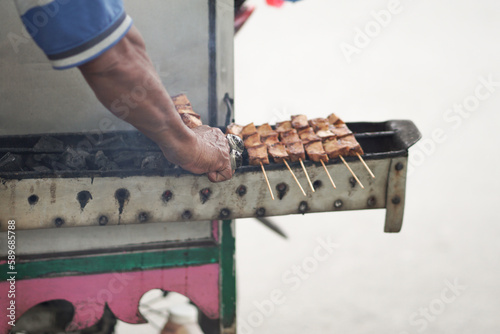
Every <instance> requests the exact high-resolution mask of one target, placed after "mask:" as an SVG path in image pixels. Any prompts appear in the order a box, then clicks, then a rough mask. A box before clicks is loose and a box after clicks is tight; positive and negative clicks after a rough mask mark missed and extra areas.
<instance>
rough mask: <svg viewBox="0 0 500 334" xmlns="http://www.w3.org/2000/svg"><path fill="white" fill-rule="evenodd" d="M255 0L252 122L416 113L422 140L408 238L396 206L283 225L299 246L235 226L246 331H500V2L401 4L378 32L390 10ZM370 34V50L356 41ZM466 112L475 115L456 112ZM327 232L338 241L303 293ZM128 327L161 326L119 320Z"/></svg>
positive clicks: (242, 73) (238, 55) (415, 159)
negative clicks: (397, 222)
mask: <svg viewBox="0 0 500 334" xmlns="http://www.w3.org/2000/svg"><path fill="white" fill-rule="evenodd" d="M253 3H255V4H257V5H258V8H257V10H256V12H255V14H254V15H253V17H252V18H251V19H250V20H249V22H248V23H247V25H246V26H244V28H243V29H242V30H241V31H240V33H239V35H238V36H237V38H236V44H235V59H236V64H235V66H236V81H235V83H236V101H237V102H236V103H237V105H236V110H237V122H238V123H242V124H244V123H247V122H251V121H253V122H256V124H260V123H263V122H275V121H276V120H279V119H283V118H286V117H288V116H289V115H291V114H296V113H305V114H307V115H309V116H311V117H312V116H322V115H326V114H328V113H329V112H332V111H333V112H336V113H338V114H339V115H340V116H341V117H343V118H344V119H345V120H346V121H385V120H389V119H411V120H413V121H414V122H415V123H416V125H417V126H418V127H419V129H420V130H421V132H422V134H423V136H424V139H423V140H422V141H421V144H420V145H417V146H416V147H414V148H413V149H412V150H411V151H410V154H411V155H412V159H411V161H412V164H413V166H414V168H413V169H412V171H411V173H410V175H409V179H408V189H407V203H406V213H405V220H404V226H403V230H402V232H401V233H399V234H391V235H389V234H384V233H383V232H382V231H383V221H384V212H383V211H360V212H349V213H333V214H315V215H306V216H292V217H278V218H275V219H274V221H275V222H276V223H278V224H280V225H281V226H282V227H283V228H284V229H285V230H286V232H287V233H288V234H289V236H290V238H289V240H286V241H285V240H283V239H281V238H279V237H278V236H276V235H274V234H272V233H271V232H269V231H268V230H266V229H265V228H263V227H261V226H260V225H259V224H258V223H256V222H255V221H253V220H240V221H238V222H237V265H238V307H239V309H238V313H239V320H240V324H241V325H242V327H241V328H240V333H242V334H248V333H258V334H277V333H287V334H299V333H311V334H316V333H320V334H321V333H356V334H359V333H377V334H378V333H380V334H382V333H384V334H386V333H394V334H408V333H409V334H414V333H453V334H462V333H464V334H465V333H481V334H490V333H491V334H493V333H499V332H500V320H498V313H499V312H500V286H499V284H498V281H499V280H500V269H499V266H498V259H499V258H500V246H499V245H498V240H499V238H500V224H499V223H500V219H499V218H498V217H499V215H498V211H497V208H498V207H497V205H498V203H500V193H499V192H498V189H499V188H500V178H499V177H498V174H499V173H498V164H499V162H500V159H499V158H498V154H497V146H498V145H499V144H500V134H499V131H498V125H500V113H499V112H498V111H499V110H500V84H499V83H498V82H500V62H499V61H498V57H499V51H500V49H499V46H498V34H499V33H500V21H499V20H498V15H499V13H500V4H499V3H498V2H497V1H486V0H483V1H471V0H468V1H466V0H454V1H451V0H442V1H439V2H438V3H437V2H435V1H430V0H421V1H410V0H402V1H401V2H399V4H400V5H399V6H398V7H397V8H396V10H395V11H394V12H396V14H392V15H391V19H390V22H389V23H387V24H385V25H386V26H385V27H383V28H381V29H380V31H377V30H376V26H375V25H374V24H373V22H375V21H374V20H375V19H374V16H373V14H372V11H375V12H378V11H380V10H387V9H388V8H389V5H388V2H387V1H378V0H377V1H347V0H343V1H327V0H323V1H320V0H303V1H302V2H300V3H296V4H289V3H287V4H285V6H283V7H282V8H281V9H274V8H270V7H267V6H266V5H265V4H264V3H263V1H254V2H253ZM365 27H368V28H370V29H373V30H372V31H371V35H372V37H369V39H370V41H369V43H367V41H366V40H365V41H364V42H365V44H367V45H362V44H360V43H359V42H360V40H358V41H357V42H358V44H355V38H356V34H357V33H356V31H357V29H358V28H359V29H365ZM343 43H345V44H343ZM347 44H350V45H351V46H353V47H356V48H357V51H356V52H357V53H354V54H352V56H351V57H346V56H345V54H344V53H343V52H342V51H341V46H342V45H343V46H344V48H349V46H347ZM350 50H351V51H352V50H353V49H352V48H351V49H350ZM349 61H350V62H349ZM481 78H483V79H481ZM488 78H490V79H488ZM482 80H486V81H488V80H493V81H494V82H497V83H496V84H493V85H492V86H489V87H487V88H486V87H485V86H484V84H483V83H482V82H483V81H482ZM478 86H482V87H483V88H478V89H477V90H476V88H477V87H478ZM488 88H489V89H490V91H488V90H487V89H488ZM475 94H478V96H479V99H475V98H474V96H475ZM475 102H477V105H476V104H475ZM463 103H467V104H468V107H467V108H468V109H469V110H470V111H467V110H466V109H465V108H464V109H463V110H464V112H463V113H462V114H459V113H454V112H453V111H448V110H449V109H450V108H451V109H452V108H454V105H456V104H463ZM424 144H425V145H424ZM318 237H320V238H323V239H326V238H328V237H330V238H331V240H332V241H334V242H335V243H336V244H338V246H337V247H336V248H335V251H334V252H333V253H332V254H330V255H329V256H328V257H327V258H326V260H324V261H322V262H320V263H319V265H318V266H317V268H314V270H311V273H309V274H308V277H305V276H304V278H300V279H299V280H298V281H297V280H295V281H293V282H294V283H291V282H290V281H289V280H290V273H289V272H288V271H289V270H290V269H291V268H292V266H293V265H294V264H296V265H301V264H302V263H303V261H304V259H307V258H308V257H310V256H312V255H313V252H314V249H315V248H316V247H317V245H318V241H317V238H318ZM283 275H284V276H285V279H283ZM287 278H288V280H287ZM450 286H453V288H450ZM276 290H279V291H281V292H282V293H283V294H282V296H280V298H278V299H279V301H280V303H278V304H276V303H275V304H274V306H273V307H270V306H269V304H267V303H265V302H263V301H264V300H268V299H270V298H271V296H274V297H276V296H275V295H274V294H276V293H277V292H276ZM273 291H274V292H273ZM150 298H152V297H150ZM264 304H265V305H267V306H266V307H264V306H262V305H264ZM117 333H118V334H127V333H157V330H154V328H153V327H151V326H150V325H143V326H140V330H139V327H134V329H132V327H130V326H127V325H125V324H120V325H119V327H118V330H117Z"/></svg>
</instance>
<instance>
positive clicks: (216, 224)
mask: <svg viewBox="0 0 500 334" xmlns="http://www.w3.org/2000/svg"><path fill="white" fill-rule="evenodd" d="M212 238H214V240H215V241H216V242H219V221H218V220H212Z"/></svg>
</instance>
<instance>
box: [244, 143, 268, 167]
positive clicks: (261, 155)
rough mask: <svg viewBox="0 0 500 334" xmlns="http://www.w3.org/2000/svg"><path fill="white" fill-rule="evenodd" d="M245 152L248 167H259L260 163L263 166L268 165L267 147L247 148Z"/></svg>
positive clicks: (263, 145) (262, 145)
mask: <svg viewBox="0 0 500 334" xmlns="http://www.w3.org/2000/svg"><path fill="white" fill-rule="evenodd" d="M247 152H248V163H249V164H250V165H257V166H259V165H260V164H261V163H262V164H264V165H267V164H269V156H268V154H267V146H266V145H265V144H260V145H257V146H251V147H247Z"/></svg>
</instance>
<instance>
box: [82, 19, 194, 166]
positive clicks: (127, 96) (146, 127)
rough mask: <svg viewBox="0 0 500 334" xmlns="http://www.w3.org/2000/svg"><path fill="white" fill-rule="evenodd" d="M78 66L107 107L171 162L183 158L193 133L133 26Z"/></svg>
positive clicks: (181, 162)
mask: <svg viewBox="0 0 500 334" xmlns="http://www.w3.org/2000/svg"><path fill="white" fill-rule="evenodd" d="M80 70H81V72H82V74H83V76H84V77H85V79H86V80H87V82H88V84H89V85H90V87H91V88H92V90H93V91H94V92H95V94H96V96H97V98H98V99H99V100H100V101H101V103H102V104H103V105H104V106H105V107H106V108H107V109H109V110H110V111H111V112H112V113H113V114H115V115H116V116H117V117H119V118H121V119H123V120H125V121H126V122H128V123H130V124H132V125H133V126H134V127H136V128H137V129H138V130H139V131H141V132H142V133H144V134H145V135H146V136H148V137H149V138H151V139H152V140H153V141H155V142H156V143H157V144H158V145H159V146H160V147H161V148H162V150H163V152H164V153H165V156H167V158H168V159H169V160H170V161H171V162H173V163H176V164H180V165H182V164H184V163H186V162H187V160H186V159H187V156H186V154H185V152H188V151H189V147H194V146H195V143H196V136H195V135H194V133H193V132H192V131H191V130H190V129H189V128H188V127H186V126H185V125H184V123H183V122H182V120H181V118H180V116H179V114H178V113H177V111H176V109H175V106H174V105H173V103H172V100H171V99H170V96H169V95H168V93H167V91H166V90H165V88H164V87H163V85H162V84H161V81H160V79H159V77H158V75H157V73H156V71H155V69H154V67H153V64H152V63H151V61H150V59H149V57H148V56H147V53H146V50H145V47H144V42H143V40H142V37H141V36H140V34H139V33H138V32H137V30H136V29H135V28H134V27H132V28H131V30H130V31H129V33H128V34H127V35H126V36H125V37H124V38H123V39H122V40H121V41H120V42H119V43H118V44H117V45H116V46H114V47H113V48H112V49H110V50H108V51H107V52H106V53H104V54H103V55H101V56H100V57H98V58H97V59H95V60H93V61H91V62H89V63H86V64H84V65H82V66H80Z"/></svg>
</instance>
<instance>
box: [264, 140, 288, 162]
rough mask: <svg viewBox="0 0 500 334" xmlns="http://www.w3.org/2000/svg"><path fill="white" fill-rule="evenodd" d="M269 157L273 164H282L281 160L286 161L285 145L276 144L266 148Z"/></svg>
mask: <svg viewBox="0 0 500 334" xmlns="http://www.w3.org/2000/svg"><path fill="white" fill-rule="evenodd" d="M268 152H269V155H270V156H271V157H272V158H273V160H274V162H275V163H282V162H283V160H285V159H288V158H289V157H288V153H287V152H286V148H285V144H283V143H276V144H272V145H270V146H268Z"/></svg>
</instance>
